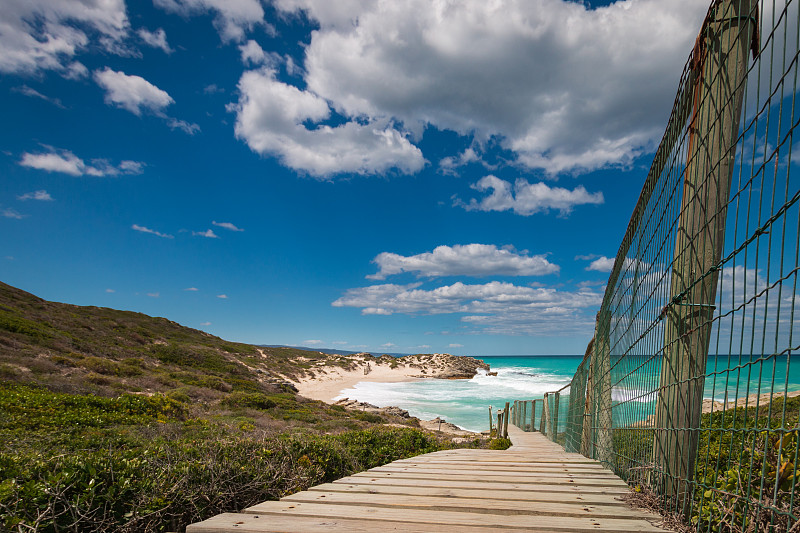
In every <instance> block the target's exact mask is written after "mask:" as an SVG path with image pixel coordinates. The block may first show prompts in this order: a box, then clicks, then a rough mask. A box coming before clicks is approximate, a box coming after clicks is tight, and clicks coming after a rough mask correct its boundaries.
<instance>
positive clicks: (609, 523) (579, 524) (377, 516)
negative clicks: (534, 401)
mask: <svg viewBox="0 0 800 533" xmlns="http://www.w3.org/2000/svg"><path fill="white" fill-rule="evenodd" d="M244 512H245V513H252V514H257V515H259V516H260V515H262V514H273V515H286V516H313V517H324V518H349V519H362V520H376V521H380V520H384V521H396V522H409V523H417V524H419V523H423V524H441V525H447V526H449V527H456V526H458V527H460V526H483V527H487V526H493V527H502V528H507V529H528V530H531V529H536V530H539V529H549V530H553V531H573V532H581V531H597V530H602V529H603V528H605V529H607V530H609V531H619V532H634V531H635V532H642V533H645V532H647V533H649V532H661V531H662V530H661V529H660V528H657V527H656V526H654V525H653V524H651V523H650V522H648V521H647V520H645V519H618V518H578V517H567V516H558V517H552V516H539V515H537V516H530V515H505V514H478V513H463V512H455V511H437V512H435V513H434V512H430V511H426V510H417V509H392V508H384V507H371V506H359V505H325V504H318V503H305V502H289V501H277V502H264V503H260V504H258V505H254V506H253V507H249V508H247V509H245V511H244Z"/></svg>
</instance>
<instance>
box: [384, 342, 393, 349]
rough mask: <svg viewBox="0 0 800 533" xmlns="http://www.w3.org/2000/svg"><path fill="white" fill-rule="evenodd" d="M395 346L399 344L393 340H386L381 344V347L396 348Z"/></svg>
mask: <svg viewBox="0 0 800 533" xmlns="http://www.w3.org/2000/svg"><path fill="white" fill-rule="evenodd" d="M395 346H397V345H396V344H395V343H393V342H385V343H383V344H381V348H394V347H395Z"/></svg>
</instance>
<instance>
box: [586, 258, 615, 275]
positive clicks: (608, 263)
mask: <svg viewBox="0 0 800 533" xmlns="http://www.w3.org/2000/svg"><path fill="white" fill-rule="evenodd" d="M586 270H596V271H597V272H611V271H612V270H614V258H613V257H599V258H597V259H595V260H594V261H592V262H591V264H590V265H589V266H588V267H586Z"/></svg>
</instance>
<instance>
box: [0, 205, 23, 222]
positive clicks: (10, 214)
mask: <svg viewBox="0 0 800 533" xmlns="http://www.w3.org/2000/svg"><path fill="white" fill-rule="evenodd" d="M0 216H2V217H3V218H14V219H17V220H21V219H23V218H25V215H22V214H20V213H19V212H17V211H16V210H15V209H11V208H10V207H9V208H6V209H0Z"/></svg>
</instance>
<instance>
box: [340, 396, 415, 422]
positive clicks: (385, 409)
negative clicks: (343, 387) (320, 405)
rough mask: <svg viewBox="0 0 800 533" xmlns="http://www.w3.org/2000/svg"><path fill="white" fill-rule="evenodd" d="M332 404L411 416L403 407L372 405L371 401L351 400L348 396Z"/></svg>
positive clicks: (355, 409)
mask: <svg viewBox="0 0 800 533" xmlns="http://www.w3.org/2000/svg"><path fill="white" fill-rule="evenodd" d="M334 405H341V406H342V407H344V408H345V409H349V410H351V411H365V412H367V413H376V414H379V415H389V416H397V417H400V418H411V417H410V416H409V414H408V411H406V410H405V409H400V408H399V407H395V406H394V405H390V406H389V407H378V406H377V405H372V404H371V403H367V402H359V401H358V400H351V399H350V398H344V399H341V400H339V401H337V402H336V403H335V404H334Z"/></svg>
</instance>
